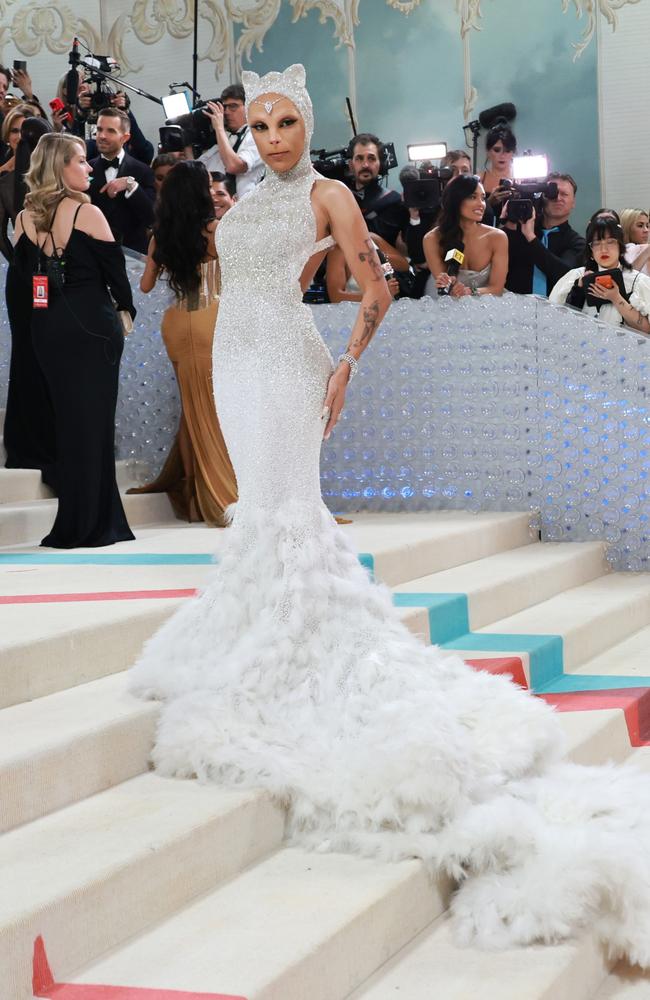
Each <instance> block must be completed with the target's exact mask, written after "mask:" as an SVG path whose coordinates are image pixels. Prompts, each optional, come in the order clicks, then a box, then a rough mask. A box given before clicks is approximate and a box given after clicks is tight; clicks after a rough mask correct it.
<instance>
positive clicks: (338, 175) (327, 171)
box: [311, 146, 350, 181]
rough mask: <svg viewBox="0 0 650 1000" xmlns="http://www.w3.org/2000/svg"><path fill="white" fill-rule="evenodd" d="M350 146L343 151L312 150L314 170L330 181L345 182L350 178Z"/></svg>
mask: <svg viewBox="0 0 650 1000" xmlns="http://www.w3.org/2000/svg"><path fill="white" fill-rule="evenodd" d="M349 152H350V147H349V146H343V147H342V148H341V149H330V150H327V149H312V150H311V162H312V166H313V167H314V170H317V171H318V173H319V174H322V175H323V177H329V178H330V180H335V181H344V180H345V179H346V177H347V176H348V161H349Z"/></svg>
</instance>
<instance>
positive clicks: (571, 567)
mask: <svg viewBox="0 0 650 1000" xmlns="http://www.w3.org/2000/svg"><path fill="white" fill-rule="evenodd" d="M605 569H606V564H605V559H604V548H603V546H602V544H601V543H600V542H585V543H584V544H580V545H576V544H567V543H561V544H553V543H545V544H542V543H541V542H536V543H533V544H530V545H526V546H524V547H521V548H516V549H510V550H508V551H505V552H500V553H497V554H495V555H491V556H489V557H486V558H483V559H480V560H478V561H475V562H471V563H466V564H465V565H463V566H460V567H455V568H453V569H448V570H443V571H442V572H437V573H431V574H429V575H427V576H425V577H421V578H420V579H415V580H409V581H408V583H401V584H399V585H398V586H396V587H395V590H396V592H397V593H403V592H406V591H408V592H411V593H423V594H458V593H460V594H462V593H465V594H466V595H467V600H468V618H469V622H468V625H469V628H470V629H478V628H481V627H482V626H484V625H489V624H490V623H491V622H494V621H496V620H498V619H500V618H505V617H506V616H507V615H512V614H515V613H517V612H518V611H522V610H524V609H526V608H529V607H532V606H533V605H536V604H540V603H541V602H542V601H545V600H548V599H549V598H551V597H554V596H556V595H557V594H560V593H562V592H563V591H565V590H568V589H569V588H572V587H578V586H580V585H582V584H584V583H587V582H589V581H590V580H594V579H596V578H597V577H600V576H602V575H603V573H604V572H605Z"/></svg>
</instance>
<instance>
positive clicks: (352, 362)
mask: <svg viewBox="0 0 650 1000" xmlns="http://www.w3.org/2000/svg"><path fill="white" fill-rule="evenodd" d="M341 361H346V362H347V363H348V364H349V366H350V379H349V381H350V382H351V381H352V379H353V378H354V376H355V375H356V374H357V372H358V371H359V362H358V361H357V359H356V358H355V357H354V356H353V355H352V354H339V364H340V363H341Z"/></svg>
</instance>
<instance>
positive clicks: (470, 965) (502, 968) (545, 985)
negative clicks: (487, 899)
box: [349, 916, 609, 1000]
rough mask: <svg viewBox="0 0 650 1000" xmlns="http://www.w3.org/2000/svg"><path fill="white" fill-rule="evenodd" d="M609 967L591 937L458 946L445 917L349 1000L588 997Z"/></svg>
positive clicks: (586, 999) (583, 999) (562, 999)
mask: <svg viewBox="0 0 650 1000" xmlns="http://www.w3.org/2000/svg"><path fill="white" fill-rule="evenodd" d="M608 971H609V967H608V963H607V960H606V958H605V955H604V950H603V949H602V948H601V947H600V945H598V944H597V943H596V941H595V940H594V939H593V938H592V937H590V936H585V937H583V938H582V939H580V940H578V941H570V942H566V943H562V944H559V945H535V946H532V947H529V948H512V949H508V950H504V951H480V950H478V949H477V948H462V947H458V946H457V945H456V944H455V943H454V940H453V936H452V933H451V925H450V921H449V919H448V918H447V917H446V916H444V917H441V918H440V919H439V920H436V922H435V923H434V924H433V926H432V927H431V928H430V929H428V930H425V931H424V932H423V933H422V934H420V936H419V937H418V938H416V939H415V940H414V941H412V942H411V943H410V944H409V945H407V947H406V948H404V949H403V951H401V952H400V953H399V954H398V955H397V956H396V957H395V958H394V959H393V960H392V961H390V962H388V963H387V964H386V965H385V966H383V968H381V969H379V970H378V971H377V972H376V973H375V975H374V976H373V977H372V978H371V979H370V980H369V981H368V982H367V983H365V984H364V985H363V986H362V987H361V988H360V989H359V990H357V991H356V992H354V993H353V994H351V996H350V998H349V1000H395V998H396V997H403V998H405V1000H433V998H434V997H435V998H438V997H440V1000H592V998H593V996H594V993H595V991H596V990H597V989H598V988H599V986H600V985H601V984H602V983H603V981H604V979H605V977H606V976H607V973H608Z"/></svg>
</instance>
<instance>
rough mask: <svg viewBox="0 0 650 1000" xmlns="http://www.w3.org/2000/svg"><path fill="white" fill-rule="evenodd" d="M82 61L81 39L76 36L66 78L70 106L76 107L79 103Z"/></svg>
mask: <svg viewBox="0 0 650 1000" xmlns="http://www.w3.org/2000/svg"><path fill="white" fill-rule="evenodd" d="M80 61H81V56H80V55H79V39H78V38H74V39H73V41H72V49H71V51H70V55H69V56H68V62H69V63H70V69H69V70H68V72H67V74H66V78H65V97H66V104H68V105H69V106H70V107H74V106H75V104H76V103H77V96H78V94H79V71H78V70H77V66H78V65H79V63H80Z"/></svg>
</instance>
